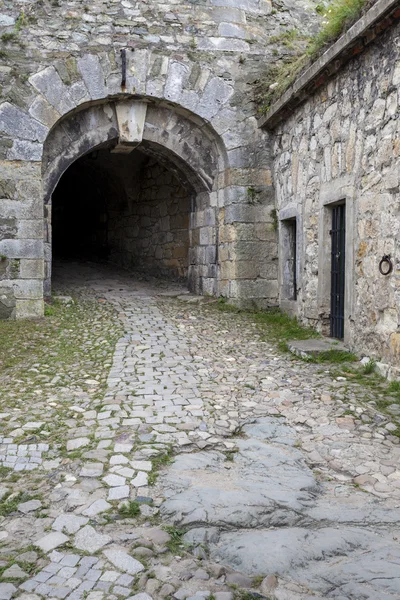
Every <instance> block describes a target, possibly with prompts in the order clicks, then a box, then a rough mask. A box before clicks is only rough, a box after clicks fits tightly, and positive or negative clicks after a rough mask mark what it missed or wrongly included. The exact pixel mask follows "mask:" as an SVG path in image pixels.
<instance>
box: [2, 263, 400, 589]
mask: <svg viewBox="0 0 400 600" xmlns="http://www.w3.org/2000/svg"><path fill="white" fill-rule="evenodd" d="M55 270H56V272H57V270H58V272H59V273H62V274H63V275H62V277H60V278H59V280H58V282H57V280H56V281H55V288H56V290H57V294H59V295H61V296H68V297H71V298H72V299H73V302H68V303H66V304H64V303H62V304H61V306H62V307H63V308H62V310H65V311H71V312H70V313H68V314H67V313H66V316H67V317H68V318H66V320H65V323H67V326H64V329H62V330H61V331H62V335H65V336H66V339H68V340H69V341H74V343H76V340H78V341H79V343H80V344H82V345H83V348H84V353H83V357H82V358H81V359H80V360H76V361H75V363H76V364H75V363H73V364H72V365H71V364H70V363H68V365H69V366H68V367H67V366H65V365H64V361H63V360H60V361H58V362H57V372H56V373H54V372H53V371H52V369H53V366H52V365H53V363H52V360H53V358H54V357H53V354H52V349H51V343H50V341H49V340H48V339H45V338H42V337H40V344H49V349H48V352H47V353H46V360H44V361H43V364H42V363H41V362H38V360H37V359H35V356H32V357H29V356H28V357H26V358H25V359H24V361H25V362H24V370H23V372H18V373H17V372H15V371H12V370H11V376H10V373H9V372H8V371H7V370H5V371H1V372H0V390H1V395H2V401H3V405H4V406H2V408H1V411H2V412H1V416H0V465H1V466H2V467H3V469H2V473H4V481H2V485H1V488H0V502H1V514H2V515H3V516H2V517H1V522H0V542H1V548H2V556H1V557H0V558H1V566H2V567H4V569H3V571H4V573H3V575H2V576H0V600H1V598H7V599H8V598H10V599H11V598H21V600H42V599H47V600H50V599H51V600H53V599H55V598H67V599H68V600H80V599H83V598H87V599H88V600H121V599H122V598H134V599H135V600H164V599H166V598H173V599H175V600H187V599H188V598H189V599H194V600H205V599H207V598H210V597H214V598H215V600H235V598H234V596H235V597H236V596H240V594H241V592H242V591H245V592H246V593H249V594H259V595H261V596H262V597H264V598H268V600H270V599H276V600H311V598H312V599H313V600H321V599H322V598H323V599H329V598H332V599H335V600H378V599H379V600H395V599H396V600H398V598H399V597H400V587H399V585H400V584H399V581H400V574H399V569H400V555H399V540H400V514H399V505H400V469H399V464H400V444H399V437H398V436H397V435H396V432H397V426H398V421H397V416H396V414H397V410H396V406H400V405H399V404H398V403H397V402H396V399H395V398H392V399H391V400H390V402H391V405H392V407H393V408H392V409H391V410H392V411H393V412H392V414H393V417H392V416H391V415H390V414H382V413H381V412H379V411H378V410H377V408H376V401H377V399H379V398H381V397H382V394H381V395H380V396H379V394H380V392H378V391H376V390H374V389H368V388H365V387H362V386H360V385H359V384H358V383H357V382H354V381H352V380H351V378H350V376H349V377H348V378H346V377H338V376H336V375H335V374H334V373H333V374H331V373H330V372H329V367H326V366H325V365H324V368H323V369H321V365H318V364H312V363H307V362H304V361H299V360H298V359H296V358H294V357H293V356H291V355H288V354H282V353H280V352H279V351H278V350H277V348H276V346H275V345H274V344H273V343H270V342H269V341H268V340H265V339H264V337H263V336H261V335H260V330H259V329H258V326H257V325H256V324H255V323H254V322H253V321H252V320H251V318H250V317H249V316H247V315H245V314H236V313H229V312H221V311H220V310H219V309H218V304H217V303H215V302H213V301H206V302H203V301H202V302H197V299H196V302H191V301H190V298H191V296H190V295H188V294H186V293H185V291H184V289H183V288H181V287H180V286H179V284H175V283H174V284H172V285H171V284H170V283H168V282H165V281H161V280H159V281H156V280H152V279H151V278H147V277H145V276H144V275H140V277H136V278H135V277H133V276H132V275H131V274H129V273H126V272H124V271H118V270H117V269H116V268H114V267H113V268H112V269H111V268H107V267H102V268H100V267H97V266H95V265H93V264H91V263H87V264H79V265H78V264H75V265H72V266H71V267H68V266H67V265H64V266H62V265H61V267H57V266H56V269H55ZM181 296H184V297H185V301H182V300H181V299H180V297H181ZM187 300H189V301H187ZM74 311H81V313H79V314H81V315H83V316H82V319H83V320H82V319H80V320H79V322H75V321H74V314H75V312H74ZM60 335H61V334H60ZM113 335H114V338H113V339H114V342H113V345H112V347H111V350H110V351H108V350H107V348H109V346H110V343H111V342H110V339H111V338H112V336H113ZM115 340H116V342H115ZM333 347H334V348H338V345H337V344H334V345H333ZM46 349H47V347H46ZM66 364H67V363H66ZM254 578H255V579H254ZM232 586H234V588H235V590H234V589H233V588H232ZM236 588H237V591H236ZM253 597H258V596H253Z"/></svg>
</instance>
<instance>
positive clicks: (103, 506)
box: [82, 499, 112, 517]
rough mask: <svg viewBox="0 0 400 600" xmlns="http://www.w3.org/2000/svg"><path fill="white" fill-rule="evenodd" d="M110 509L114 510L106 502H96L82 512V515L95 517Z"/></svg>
mask: <svg viewBox="0 0 400 600" xmlns="http://www.w3.org/2000/svg"><path fill="white" fill-rule="evenodd" d="M110 508H112V507H111V504H109V503H108V502H107V501H106V500H101V499H100V500H95V501H94V502H93V504H91V505H90V506H89V507H88V508H86V509H85V510H83V511H82V514H83V515H86V516H87V517H95V516H96V515H99V514H100V513H102V512H105V511H107V510H109V509H110Z"/></svg>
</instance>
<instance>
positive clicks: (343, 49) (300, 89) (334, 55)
mask: <svg viewBox="0 0 400 600" xmlns="http://www.w3.org/2000/svg"><path fill="white" fill-rule="evenodd" d="M399 21H400V0H378V1H377V2H376V4H374V6H372V8H370V9H369V11H368V12H367V13H366V14H365V15H364V16H363V17H362V18H361V19H359V20H358V21H357V22H356V23H355V24H354V25H353V26H352V27H351V28H350V29H349V30H348V31H347V32H346V33H345V34H344V35H342V37H340V38H339V39H338V40H337V41H336V42H335V43H334V44H333V45H332V46H331V47H330V48H329V49H328V50H327V51H326V52H325V53H324V54H322V56H320V58H318V59H317V60H316V61H315V62H314V63H312V65H311V66H310V67H308V69H306V71H304V72H303V73H302V74H301V75H300V77H298V79H296V81H295V82H294V83H293V84H292V85H291V86H290V87H289V88H288V89H287V90H286V92H285V93H284V94H283V95H282V96H281V97H280V98H279V99H278V100H277V101H276V102H275V103H274V104H273V105H272V106H271V108H270V109H269V111H268V113H267V114H265V115H263V116H262V117H261V118H260V119H259V120H258V126H259V127H265V128H267V129H274V128H275V127H276V126H277V125H278V124H279V123H280V122H281V121H283V120H284V119H286V118H288V117H289V116H290V115H291V114H292V113H293V112H294V110H295V109H296V108H297V107H298V106H299V105H300V104H301V103H302V102H304V101H305V100H306V99H307V98H308V97H309V96H311V95H312V94H313V93H314V92H315V91H316V90H318V88H320V87H321V86H322V85H324V84H325V83H326V82H327V81H328V80H329V79H330V78H331V77H332V76H333V75H335V74H336V73H338V72H339V71H340V69H341V68H342V67H343V66H344V65H345V64H346V63H347V62H349V61H350V60H351V59H352V58H353V57H355V56H358V55H359V54H361V53H362V52H363V51H364V50H365V48H366V47H367V46H368V45H369V44H371V43H372V42H374V41H375V40H376V39H377V38H378V37H379V36H380V35H381V34H382V33H384V32H385V31H386V30H387V29H388V28H389V27H392V26H393V25H395V24H396V23H397V22H399Z"/></svg>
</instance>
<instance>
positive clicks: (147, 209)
mask: <svg viewBox="0 0 400 600" xmlns="http://www.w3.org/2000/svg"><path fill="white" fill-rule="evenodd" d="M127 183H128V185H127V189H128V191H129V193H128V194H127V200H126V204H127V205H126V206H125V207H124V208H123V210H121V209H120V207H118V206H116V207H112V206H110V208H109V231H108V242H109V246H110V259H111V260H112V261H115V262H117V263H119V264H121V265H122V266H124V267H126V268H132V269H136V270H140V271H145V272H146V273H150V274H152V275H162V276H168V277H171V278H173V279H186V278H187V275H188V255H189V211H190V197H189V194H188V191H187V190H186V189H185V188H184V187H183V185H182V184H181V183H180V182H179V181H178V180H177V179H176V177H174V175H173V173H171V171H169V170H168V169H167V168H166V167H165V166H163V165H161V164H160V163H158V162H156V161H154V160H153V159H151V160H150V163H149V164H147V165H146V166H145V167H143V169H142V170H141V171H140V172H139V173H137V174H135V176H134V177H133V178H132V175H131V176H130V177H129V181H128V182H127Z"/></svg>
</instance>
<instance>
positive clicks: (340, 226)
mask: <svg viewBox="0 0 400 600" xmlns="http://www.w3.org/2000/svg"><path fill="white" fill-rule="evenodd" d="M331 238H332V266H331V337H334V338H339V339H343V337H344V281H345V238H346V211H345V205H344V204H340V205H339V206H335V207H334V208H333V210H332V230H331Z"/></svg>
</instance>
